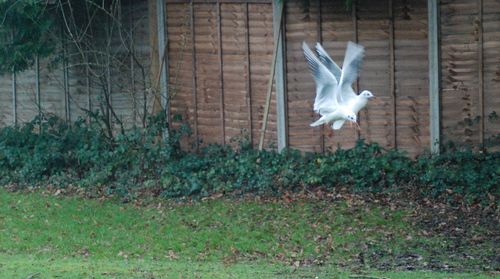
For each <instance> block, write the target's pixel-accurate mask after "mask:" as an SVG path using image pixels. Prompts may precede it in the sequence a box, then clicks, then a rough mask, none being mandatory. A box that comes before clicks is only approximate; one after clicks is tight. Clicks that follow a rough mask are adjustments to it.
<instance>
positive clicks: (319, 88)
mask: <svg viewBox="0 0 500 279" xmlns="http://www.w3.org/2000/svg"><path fill="white" fill-rule="evenodd" d="M302 49H303V50H304V55H305V57H306V60H307V64H308V65H309V69H310V70H311V73H312V76H313V78H314V81H315V83H316V98H315V100H314V111H316V112H319V113H320V114H322V115H324V114H325V113H328V112H332V111H334V110H335V109H337V107H338V102H337V96H336V95H335V94H336V93H335V92H337V90H336V87H337V85H338V82H337V79H336V78H335V76H333V74H332V73H331V72H330V71H329V70H328V69H327V68H326V66H325V65H323V63H321V61H320V60H319V59H318V58H317V57H316V56H315V55H314V53H313V52H312V51H311V49H310V48H309V46H307V44H306V43H305V42H302Z"/></svg>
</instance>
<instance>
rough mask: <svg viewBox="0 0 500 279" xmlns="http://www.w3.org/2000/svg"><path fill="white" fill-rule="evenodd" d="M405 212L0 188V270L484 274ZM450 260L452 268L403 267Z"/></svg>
mask: <svg viewBox="0 0 500 279" xmlns="http://www.w3.org/2000/svg"><path fill="white" fill-rule="evenodd" d="M413 216H414V212H413V211H412V209H411V208H401V207H398V208H392V209H391V208H387V207H385V206H383V205H379V204H363V203H362V202H360V201H353V200H350V199H345V200H343V201H334V202H332V201H326V200H294V201H292V202H285V201H273V202H271V201H258V200H244V201H234V200H225V199H217V200H207V201H200V202H195V203H193V204H182V205H181V204H174V203H172V202H167V201H165V200H158V202H157V203H155V204H154V205H153V204H152V205H150V206H141V207H137V206H134V205H132V204H120V203H118V202H112V201H98V200H86V199H82V198H78V197H69V198H68V197H54V196H51V195H44V194H41V193H10V192H7V191H4V190H1V189H0V278H315V277H318V278H354V277H352V276H357V275H359V276H360V275H370V276H372V277H373V276H376V277H379V278H384V277H386V278H493V277H494V275H492V274H491V273H489V274H488V273H474V270H472V269H469V270H468V269H467V267H468V266H469V267H470V266H482V265H494V264H495V263H487V262H484V261H483V260H482V259H481V258H478V257H472V258H471V259H468V260H467V262H464V259H454V258H453V257H449V255H447V254H446V253H441V254H440V253H437V252H436V251H440V249H441V248H442V247H446V245H448V242H447V239H446V238H445V237H443V236H438V235H437V236H425V235H422V233H421V231H420V229H419V228H417V227H416V225H415V223H414V222H413V219H412V218H413ZM487 244H488V245H491V249H492V250H491V251H490V250H488V249H484V247H482V246H478V247H476V248H474V247H470V249H469V250H470V253H473V252H474V249H479V250H481V251H479V250H478V251H476V252H477V253H494V251H495V245H494V244H493V243H487ZM443 249H444V248H443ZM448 267H450V270H454V269H453V267H460V268H458V269H457V270H459V271H461V272H462V273H457V272H455V273H443V272H431V271H406V270H408V269H415V270H446V268H448ZM493 269H494V268H493ZM375 270H386V271H375ZM390 270H394V271H390ZM357 278H360V277H357ZM365 278H369V277H365Z"/></svg>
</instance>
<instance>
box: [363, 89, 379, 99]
mask: <svg viewBox="0 0 500 279" xmlns="http://www.w3.org/2000/svg"><path fill="white" fill-rule="evenodd" d="M359 96H361V97H363V98H366V99H370V98H374V97H375V96H374V95H373V94H372V92H370V91H368V90H363V92H361V94H359Z"/></svg>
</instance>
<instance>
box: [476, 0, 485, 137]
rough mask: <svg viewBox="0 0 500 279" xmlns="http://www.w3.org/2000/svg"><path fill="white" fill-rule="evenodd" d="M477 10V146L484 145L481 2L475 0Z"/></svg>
mask: <svg viewBox="0 0 500 279" xmlns="http://www.w3.org/2000/svg"><path fill="white" fill-rule="evenodd" d="M477 6H478V7H477V9H478V15H477V17H478V20H477V29H478V30H477V33H478V34H477V36H478V38H477V43H478V46H477V49H478V52H477V55H478V58H477V60H478V63H477V64H478V65H477V71H478V79H479V84H478V90H479V92H478V95H479V104H478V106H479V112H478V114H479V117H480V118H479V144H481V145H483V144H484V116H485V115H484V62H483V60H484V55H483V48H484V46H483V0H477Z"/></svg>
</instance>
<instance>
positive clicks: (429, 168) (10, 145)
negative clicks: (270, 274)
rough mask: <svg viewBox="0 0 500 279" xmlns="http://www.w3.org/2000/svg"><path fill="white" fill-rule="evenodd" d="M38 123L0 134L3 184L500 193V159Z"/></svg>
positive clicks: (190, 190)
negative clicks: (199, 139)
mask: <svg viewBox="0 0 500 279" xmlns="http://www.w3.org/2000/svg"><path fill="white" fill-rule="evenodd" d="M36 123H37V121H36V120H35V121H33V122H31V123H27V124H25V125H24V126H22V127H18V128H14V127H7V128H3V129H1V130H0V176H1V178H0V183H1V184H2V185H6V184H12V183H15V184H17V185H37V186H42V187H43V186H46V185H49V184H52V185H58V186H61V187H64V186H65V185H69V184H72V185H76V186H79V187H85V188H91V187H100V188H105V189H107V191H108V192H109V193H113V194H117V195H134V193H136V192H137V190H138V189H144V188H145V187H150V188H151V189H153V190H155V191H153V192H157V193H158V194H160V195H162V196H165V197H183V196H205V195H209V194H212V193H217V192H239V193H259V194H276V193H280V192H282V191H290V190H292V191H293V190H301V189H304V188H310V187H318V186H321V187H325V188H333V187H347V188H349V189H352V190H353V191H364V192H382V191H398V190H402V189H405V191H406V190H407V189H414V190H415V191H416V192H418V193H420V194H422V195H425V196H428V197H432V198H436V197H441V198H442V197H449V198H456V197H457V196H459V197H464V198H466V199H467V201H469V202H476V201H480V202H484V203H486V202H489V201H491V199H492V197H498V195H499V187H498V185H500V153H499V152H474V151H472V150H471V149H461V150H460V149H455V150H453V152H445V153H443V154H442V155H439V156H429V155H422V156H420V157H418V158H416V159H410V158H409V157H407V156H406V155H405V154H404V153H403V152H401V151H397V150H384V149H383V148H381V147H380V146H379V145H377V144H366V143H365V142H363V141H358V142H357V143H356V145H355V147H354V148H352V149H347V150H343V149H338V150H336V151H335V152H332V153H328V154H301V153H300V152H298V151H296V150H288V151H286V152H283V153H281V154H279V153H277V152H274V151H262V152H258V151H256V150H254V149H252V148H250V147H249V145H248V142H247V141H246V140H244V139H243V140H240V147H239V148H238V149H237V150H235V149H232V148H231V147H229V146H221V145H209V146H206V147H204V148H202V149H201V150H200V151H199V152H198V153H187V152H183V151H182V150H181V148H180V147H179V146H180V144H179V142H180V139H181V138H182V137H186V136H189V129H187V128H186V127H183V129H181V130H180V131H173V132H172V133H171V137H170V139H169V141H168V142H162V141H160V140H159V139H158V136H157V135H158V134H159V133H160V130H161V127H163V125H164V123H163V119H161V118H159V117H153V118H150V119H149V123H150V125H149V126H148V127H147V129H146V130H144V131H143V130H142V129H132V130H131V131H129V132H127V133H126V134H120V135H118V136H116V137H115V138H108V137H107V135H106V133H105V132H104V131H103V129H102V127H101V126H100V125H99V124H98V122H92V123H91V124H87V123H86V122H85V121H82V120H80V121H77V122H76V123H73V124H72V125H67V124H65V123H64V122H63V121H60V120H59V119H57V118H49V119H47V120H46V121H44V123H43V125H42V127H41V128H40V127H39V126H38V125H37V124H36ZM38 130H41V132H40V131H38Z"/></svg>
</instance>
